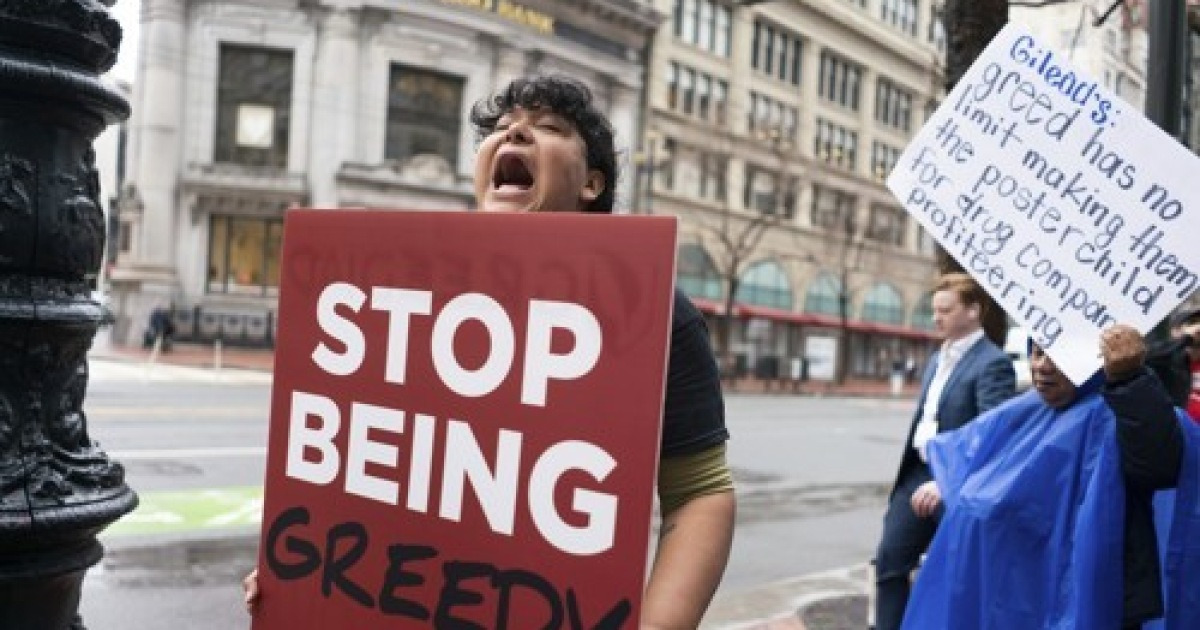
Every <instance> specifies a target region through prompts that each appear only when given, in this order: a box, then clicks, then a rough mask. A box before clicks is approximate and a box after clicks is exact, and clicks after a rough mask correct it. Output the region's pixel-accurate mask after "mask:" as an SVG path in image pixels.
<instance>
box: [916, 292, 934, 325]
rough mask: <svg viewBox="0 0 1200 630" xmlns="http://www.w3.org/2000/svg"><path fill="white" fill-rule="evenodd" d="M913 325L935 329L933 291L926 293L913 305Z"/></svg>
mask: <svg viewBox="0 0 1200 630" xmlns="http://www.w3.org/2000/svg"><path fill="white" fill-rule="evenodd" d="M912 327H913V328H920V329H921V330H933V328H934V326H933V292H932V291H931V292H929V293H926V294H925V295H922V296H921V299H919V300H917V303H916V305H915V306H913V312H912Z"/></svg>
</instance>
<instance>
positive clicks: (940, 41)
mask: <svg viewBox="0 0 1200 630" xmlns="http://www.w3.org/2000/svg"><path fill="white" fill-rule="evenodd" d="M941 4H942V3H940V2H933V3H931V4H930V6H929V14H930V15H929V33H928V35H927V38H928V39H929V43H930V44H933V47H934V48H936V49H937V50H938V52H945V51H946V23H945V22H943V21H942V7H941ZM1063 48H1070V46H1063Z"/></svg>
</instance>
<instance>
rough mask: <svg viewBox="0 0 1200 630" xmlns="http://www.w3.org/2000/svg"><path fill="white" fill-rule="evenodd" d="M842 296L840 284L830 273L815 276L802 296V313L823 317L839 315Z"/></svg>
mask: <svg viewBox="0 0 1200 630" xmlns="http://www.w3.org/2000/svg"><path fill="white" fill-rule="evenodd" d="M841 294H842V283H841V281H839V280H838V279H837V277H836V276H834V275H833V274H831V273H827V272H826V273H822V274H821V275H819V276H817V279H816V280H814V281H813V283H812V284H811V285H809V287H808V293H807V294H806V295H805V296H804V312H805V313H820V314H823V315H841V311H840V309H839V307H838V300H839V296H841Z"/></svg>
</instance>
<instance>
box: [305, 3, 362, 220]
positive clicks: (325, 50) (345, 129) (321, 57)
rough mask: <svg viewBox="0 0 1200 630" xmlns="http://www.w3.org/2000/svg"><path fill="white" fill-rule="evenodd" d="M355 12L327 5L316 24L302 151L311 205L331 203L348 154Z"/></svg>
mask: <svg viewBox="0 0 1200 630" xmlns="http://www.w3.org/2000/svg"><path fill="white" fill-rule="evenodd" d="M359 15H360V12H359V11H358V10H354V9H332V10H330V11H329V12H328V13H326V14H325V15H324V16H323V17H322V20H321V23H320V26H319V31H318V33H319V35H318V41H317V56H316V67H315V68H314V69H313V72H314V75H315V76H314V80H313V86H314V87H313V99H312V102H313V111H312V122H311V123H310V125H311V128H312V144H311V146H310V150H309V152H308V155H309V159H308V161H309V165H308V177H309V182H310V184H311V186H312V200H311V202H312V205H313V206H321V207H328V206H333V205H336V204H337V202H338V199H337V172H338V170H339V169H340V168H341V166H342V164H343V163H345V162H347V161H350V160H352V159H353V154H352V153H353V151H354V139H355V137H356V136H355V134H356V133H357V126H356V124H355V123H356V120H355V119H356V118H357V116H358V98H357V97H358V90H359V87H360V86H359V79H358V67H359V65H360V64H359V55H358V35H359Z"/></svg>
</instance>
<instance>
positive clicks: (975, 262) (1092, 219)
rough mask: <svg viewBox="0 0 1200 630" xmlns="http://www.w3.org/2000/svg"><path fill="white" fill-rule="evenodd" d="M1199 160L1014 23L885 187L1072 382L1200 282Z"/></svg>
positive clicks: (924, 131) (1087, 373) (966, 76)
mask: <svg viewBox="0 0 1200 630" xmlns="http://www.w3.org/2000/svg"><path fill="white" fill-rule="evenodd" d="M1198 167H1200V158H1197V157H1196V156H1195V155H1193V154H1192V153H1191V152H1189V151H1188V150H1187V149H1186V148H1184V147H1182V146H1180V145H1179V144H1178V143H1177V142H1175V140H1174V139H1172V138H1170V137H1169V136H1167V135H1166V134H1165V133H1163V132H1162V131H1160V130H1159V129H1158V128H1157V127H1155V126H1154V125H1153V124H1152V123H1150V122H1149V121H1148V120H1146V119H1145V118H1144V117H1142V116H1140V115H1139V114H1138V113H1137V112H1136V111H1134V110H1133V109H1132V108H1131V107H1130V106H1128V105H1127V104H1125V103H1124V102H1122V101H1120V100H1119V99H1117V98H1116V97H1115V96H1114V95H1112V94H1110V93H1109V92H1108V91H1107V90H1106V89H1105V88H1104V87H1102V86H1101V85H1099V84H1098V83H1097V82H1096V81H1094V80H1091V79H1089V78H1087V77H1086V76H1084V75H1082V74H1080V73H1078V72H1076V71H1075V70H1073V69H1071V68H1070V67H1069V66H1067V65H1066V64H1065V63H1064V61H1063V59H1062V58H1061V57H1060V56H1059V55H1057V54H1056V53H1055V52H1054V51H1053V50H1051V49H1050V48H1049V47H1047V46H1045V45H1043V44H1041V43H1040V42H1038V41H1037V39H1036V38H1034V37H1033V36H1032V35H1030V34H1028V33H1026V32H1024V31H1023V29H1022V28H1020V27H1018V26H1015V25H1012V24H1009V25H1008V26H1007V27H1005V29H1004V30H1003V31H1001V33H1000V34H999V35H997V36H996V38H995V39H994V40H993V41H992V43H991V44H990V45H989V46H988V48H987V49H986V50H985V51H984V52H983V54H981V55H980V56H979V58H978V59H977V60H976V62H975V64H974V65H972V66H971V68H970V69H969V70H968V71H967V73H966V74H964V75H963V78H962V79H961V80H960V81H959V83H958V85H957V86H956V87H955V89H954V90H953V91H952V92H951V93H950V94H949V95H948V97H947V99H946V102H945V104H943V106H942V107H941V108H939V109H938V111H937V112H935V113H934V115H933V116H932V117H931V118H930V119H929V122H928V123H927V124H926V125H925V127H924V128H923V129H922V130H921V132H920V133H918V134H917V136H916V137H915V138H914V139H913V141H912V143H911V144H910V145H909V146H908V148H907V149H906V150H905V152H904V154H903V155H902V156H901V157H900V160H899V161H898V162H897V166H896V169H895V170H894V171H893V172H892V174H891V176H889V178H888V187H889V188H890V189H891V190H892V192H893V193H894V194H895V195H896V196H897V197H898V198H899V199H900V200H901V201H903V202H904V205H905V207H906V208H907V209H908V211H909V212H910V213H912V214H913V216H914V217H916V219H917V220H918V221H919V222H920V223H921V225H922V226H923V227H924V228H925V229H926V230H928V231H929V232H930V233H931V234H932V236H933V237H934V238H936V239H937V241H938V242H939V243H940V244H941V245H942V247H944V248H945V249H946V250H947V251H948V252H949V253H950V254H951V255H953V256H954V257H955V258H956V259H957V260H958V261H959V263H961V264H962V266H963V268H964V269H965V270H966V271H967V272H969V273H970V274H971V275H973V276H974V277H975V278H976V279H977V280H978V281H979V283H980V284H981V285H982V286H983V287H984V288H985V289H987V291H988V292H989V293H991V294H992V296H993V297H994V298H995V299H996V301H997V302H999V303H1000V304H1001V306H1003V307H1004V309H1005V310H1006V311H1007V312H1008V314H1009V315H1011V316H1012V317H1013V318H1014V319H1016V320H1017V321H1018V322H1020V324H1021V325H1023V326H1024V327H1025V328H1026V329H1027V330H1029V331H1030V334H1031V335H1032V336H1033V338H1034V340H1035V341H1036V342H1037V343H1038V344H1039V345H1040V346H1041V347H1042V348H1044V349H1045V350H1046V351H1047V352H1048V353H1049V354H1050V355H1051V357H1052V358H1053V359H1054V362H1055V363H1056V364H1057V365H1058V366H1059V367H1060V368H1061V369H1062V371H1063V372H1064V373H1065V374H1066V375H1067V376H1068V377H1069V378H1070V379H1071V380H1072V381H1074V382H1076V383H1082V382H1083V381H1084V380H1086V379H1087V378H1088V377H1089V376H1091V375H1092V373H1094V372H1095V371H1096V369H1097V368H1098V367H1100V362H1099V357H1098V356H1097V354H1096V352H1095V348H1096V345H1097V341H1098V339H1099V336H1100V333H1101V331H1103V330H1105V329H1106V328H1108V327H1110V326H1112V325H1113V324H1115V323H1117V322H1128V323H1129V324H1130V325H1132V326H1133V327H1134V329H1136V330H1138V331H1142V332H1144V331H1146V330H1148V329H1149V328H1151V327H1152V326H1153V325H1154V324H1156V323H1157V322H1159V321H1161V320H1162V319H1163V318H1164V317H1165V316H1166V315H1167V313H1168V312H1169V311H1170V310H1171V309H1172V308H1173V307H1174V306H1175V305H1176V304H1178V303H1179V302H1181V301H1182V300H1183V299H1185V298H1187V297H1188V296H1189V295H1191V294H1192V293H1193V292H1195V291H1196V289H1197V287H1198V286H1200V277H1198V276H1197V273H1196V271H1195V270H1196V269H1200V248H1196V247H1193V246H1191V245H1190V243H1189V242H1188V235H1189V234H1191V233H1195V232H1196V230H1197V229H1198V227H1200V226H1197V223H1198V218H1197V217H1198V215H1197V212H1198V211H1197V210H1196V207H1197V206H1200V192H1197V191H1196V190H1195V188H1194V186H1191V183H1190V181H1189V179H1190V178H1192V177H1193V173H1195V172H1196V169H1197V168H1198Z"/></svg>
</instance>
